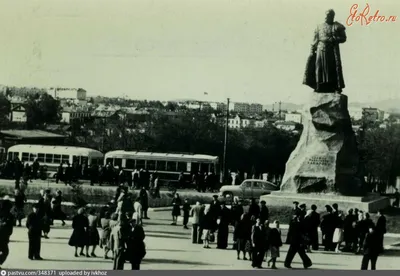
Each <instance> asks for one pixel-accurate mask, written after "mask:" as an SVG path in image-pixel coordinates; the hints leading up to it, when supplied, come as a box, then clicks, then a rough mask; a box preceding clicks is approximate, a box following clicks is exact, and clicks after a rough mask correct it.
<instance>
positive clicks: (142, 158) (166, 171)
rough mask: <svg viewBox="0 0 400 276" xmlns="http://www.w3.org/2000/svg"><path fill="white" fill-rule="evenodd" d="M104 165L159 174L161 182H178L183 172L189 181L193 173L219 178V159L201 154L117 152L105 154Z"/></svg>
mask: <svg viewBox="0 0 400 276" xmlns="http://www.w3.org/2000/svg"><path fill="white" fill-rule="evenodd" d="M104 159H105V160H104V164H105V165H107V164H111V165H113V166H114V167H118V168H121V169H124V170H125V171H133V170H134V169H137V170H140V169H144V170H148V171H149V172H150V173H154V172H157V175H158V176H159V177H160V180H164V181H166V180H177V179H178V177H179V174H180V173H181V172H183V173H184V175H185V176H186V177H185V178H186V179H187V178H188V176H190V175H192V174H193V173H198V172H203V173H208V172H213V173H214V174H215V175H216V176H219V158H218V157H217V156H211V155H201V154H177V153H155V152H139V151H124V150H116V151H110V152H107V153H106V154H105V157H104Z"/></svg>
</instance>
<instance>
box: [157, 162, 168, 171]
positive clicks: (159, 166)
mask: <svg viewBox="0 0 400 276" xmlns="http://www.w3.org/2000/svg"><path fill="white" fill-rule="evenodd" d="M165 163H166V162H165V161H157V166H156V168H157V171H165Z"/></svg>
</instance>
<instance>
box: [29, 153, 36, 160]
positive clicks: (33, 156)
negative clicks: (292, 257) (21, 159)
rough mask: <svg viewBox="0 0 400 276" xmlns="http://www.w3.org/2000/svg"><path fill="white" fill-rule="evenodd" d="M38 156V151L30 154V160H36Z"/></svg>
mask: <svg viewBox="0 0 400 276" xmlns="http://www.w3.org/2000/svg"><path fill="white" fill-rule="evenodd" d="M36 158H37V156H36V153H31V154H29V161H31V162H34V161H35V160H36Z"/></svg>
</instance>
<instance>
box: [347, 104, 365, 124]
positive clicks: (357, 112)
mask: <svg viewBox="0 0 400 276" xmlns="http://www.w3.org/2000/svg"><path fill="white" fill-rule="evenodd" d="M349 115H350V118H351V119H352V120H354V121H359V120H361V119H362V117H363V111H362V108H359V107H349Z"/></svg>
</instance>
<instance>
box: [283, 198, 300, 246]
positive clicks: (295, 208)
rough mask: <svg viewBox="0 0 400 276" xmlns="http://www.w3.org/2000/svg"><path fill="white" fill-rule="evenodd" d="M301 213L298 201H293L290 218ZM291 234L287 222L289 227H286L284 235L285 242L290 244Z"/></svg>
mask: <svg viewBox="0 0 400 276" xmlns="http://www.w3.org/2000/svg"><path fill="white" fill-rule="evenodd" d="M300 213H301V210H300V208H299V202H298V201H293V209H292V216H291V217H292V218H293V217H294V216H299V215H300ZM291 235H292V229H291V228H290V224H289V229H288V233H287V235H286V242H285V243H286V244H290V241H289V240H290V236H291Z"/></svg>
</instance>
